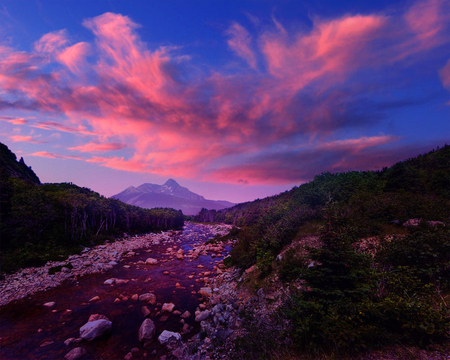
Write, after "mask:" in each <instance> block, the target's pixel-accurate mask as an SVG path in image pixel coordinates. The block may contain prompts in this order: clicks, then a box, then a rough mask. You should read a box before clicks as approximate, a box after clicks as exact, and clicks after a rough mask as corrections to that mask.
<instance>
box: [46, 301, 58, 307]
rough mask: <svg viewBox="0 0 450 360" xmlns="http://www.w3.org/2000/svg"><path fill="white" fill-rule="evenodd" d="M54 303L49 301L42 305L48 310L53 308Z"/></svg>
mask: <svg viewBox="0 0 450 360" xmlns="http://www.w3.org/2000/svg"><path fill="white" fill-rule="evenodd" d="M55 304H56V303H55V302H54V301H50V302H46V303H45V304H44V306H45V307H48V308H51V307H53V306H55Z"/></svg>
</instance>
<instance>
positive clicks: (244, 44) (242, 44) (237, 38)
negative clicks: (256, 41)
mask: <svg viewBox="0 0 450 360" xmlns="http://www.w3.org/2000/svg"><path fill="white" fill-rule="evenodd" d="M226 34H227V35H229V37H230V38H229V39H228V46H229V47H230V48H231V49H232V50H233V51H235V52H236V54H237V55H238V56H240V57H241V58H243V59H244V60H245V61H247V63H248V64H249V65H250V66H251V67H252V68H254V69H256V57H255V54H254V53H253V51H252V50H251V48H250V45H251V41H252V39H251V36H250V34H249V33H248V31H247V30H245V28H244V27H242V26H241V25H239V24H238V23H233V25H231V26H230V28H229V29H228V30H227V32H226Z"/></svg>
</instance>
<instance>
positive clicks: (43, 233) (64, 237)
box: [0, 144, 183, 272]
mask: <svg viewBox="0 0 450 360" xmlns="http://www.w3.org/2000/svg"><path fill="white" fill-rule="evenodd" d="M0 145H1V149H2V151H1V154H0V155H1V156H0V160H1V164H2V167H1V169H2V171H1V178H0V189H1V194H0V196H1V198H0V201H1V208H0V210H1V213H0V219H1V222H0V233H1V263H0V270H1V271H2V272H7V271H13V270H16V269H18V268H20V267H26V266H37V265H42V264H44V263H45V262H46V261H48V260H50V259H58V260H59V259H61V258H62V257H65V256H67V255H68V254H70V253H73V252H77V251H80V250H81V249H82V248H81V246H91V245H93V244H98V243H101V242H102V241H104V240H105V239H107V238H114V237H116V236H123V234H124V233H127V234H135V233H146V232H151V231H161V230H167V229H180V228H181V227H182V226H183V214H182V213H181V212H180V211H176V210H173V209H162V208H159V209H152V210H148V209H142V208H139V207H136V206H131V205H128V204H125V203H123V202H121V201H119V200H115V199H108V198H105V197H103V196H101V195H99V194H98V193H96V192H94V191H91V190H90V189H87V188H80V187H78V186H76V185H74V184H67V183H62V184H43V185H40V182H39V179H38V178H37V176H36V175H35V174H34V172H33V171H32V170H31V169H30V168H28V167H27V166H26V165H25V163H24V162H23V160H21V161H19V162H17V161H16V158H15V155H14V154H13V153H12V152H11V151H9V149H8V148H7V147H6V146H5V145H3V144H0Z"/></svg>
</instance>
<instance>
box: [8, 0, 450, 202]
mask: <svg viewBox="0 0 450 360" xmlns="http://www.w3.org/2000/svg"><path fill="white" fill-rule="evenodd" d="M0 35H1V36H0V39H2V40H0V142H2V143H4V144H5V145H7V146H8V148H9V149H10V150H11V151H12V152H14V153H15V154H16V155H17V157H18V158H20V157H23V158H24V160H25V163H26V164H27V165H28V166H31V167H32V169H33V170H34V171H35V173H36V174H37V176H38V177H39V178H40V179H41V181H42V182H43V183H55V182H72V183H74V184H76V185H78V186H82V187H87V188H90V189H92V190H94V191H96V192H98V193H100V194H102V195H104V196H107V197H111V196H113V195H116V194H118V193H120V192H121V191H123V190H124V189H126V188H127V187H129V186H139V185H140V184H143V183H153V184H160V183H162V184H164V183H165V181H167V179H170V178H173V179H175V180H176V181H177V182H178V183H182V184H183V185H182V186H184V187H187V188H188V189H189V190H190V191H192V192H194V193H197V194H199V195H202V196H204V197H205V198H207V199H212V200H227V201H230V202H233V203H242V202H246V201H252V200H254V199H257V198H264V197H267V196H273V195H276V194H279V193H281V192H284V191H286V190H290V189H292V188H293V187H294V186H299V185H301V184H302V183H305V182H308V181H310V180H312V179H313V178H314V176H315V175H320V174H321V173H322V172H331V173H337V172H345V171H352V170H357V171H366V170H381V169H382V168H383V167H389V166H391V165H393V164H395V163H397V162H399V161H403V160H406V159H407V158H410V157H415V156H417V155H419V154H423V153H426V152H429V151H431V150H432V149H435V148H436V147H441V146H443V145H444V144H445V143H446V142H448V138H450V137H449V135H450V121H448V120H449V119H450V44H449V43H450V1H448V0H428V1H395V2H392V1H389V2H388V1H377V2H375V1H371V2H364V3H360V2H357V1H348V2H334V1H325V2H322V3H321V4H316V3H315V2H313V1H305V2H302V3H298V2H295V1H285V2H277V1H266V2H258V3H257V2H251V1H247V2H242V3H231V4H230V3H229V2H228V3H227V2H226V1H217V2H213V3H211V2H208V1H197V2H194V3H187V2H183V1H173V2H167V3H159V2H158V3H151V2H148V3H147V2H132V3H124V2H121V1H115V0H112V1H110V2H109V3H108V4H106V3H103V2H102V3H100V2H98V3H97V2H96V3H93V4H90V5H89V6H83V3H80V2H76V1H67V2H64V3H62V2H58V1H53V0H47V1H41V2H39V3H26V4H25V3H24V2H19V1H9V0H7V1H5V2H4V3H3V4H2V5H0Z"/></svg>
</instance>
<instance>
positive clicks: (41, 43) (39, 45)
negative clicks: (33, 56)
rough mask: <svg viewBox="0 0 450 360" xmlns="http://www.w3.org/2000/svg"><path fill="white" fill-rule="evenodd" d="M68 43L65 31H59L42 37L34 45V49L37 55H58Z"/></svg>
mask: <svg viewBox="0 0 450 360" xmlns="http://www.w3.org/2000/svg"><path fill="white" fill-rule="evenodd" d="M68 42H69V40H68V39H67V32H66V30H59V31H54V32H51V33H48V34H45V35H44V36H42V37H41V38H40V39H39V40H38V41H36V42H35V43H34V48H35V50H36V51H37V52H38V53H43V54H49V55H53V54H55V53H59V52H60V51H61V50H62V49H63V48H64V47H65V46H66V45H67V43H68Z"/></svg>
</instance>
